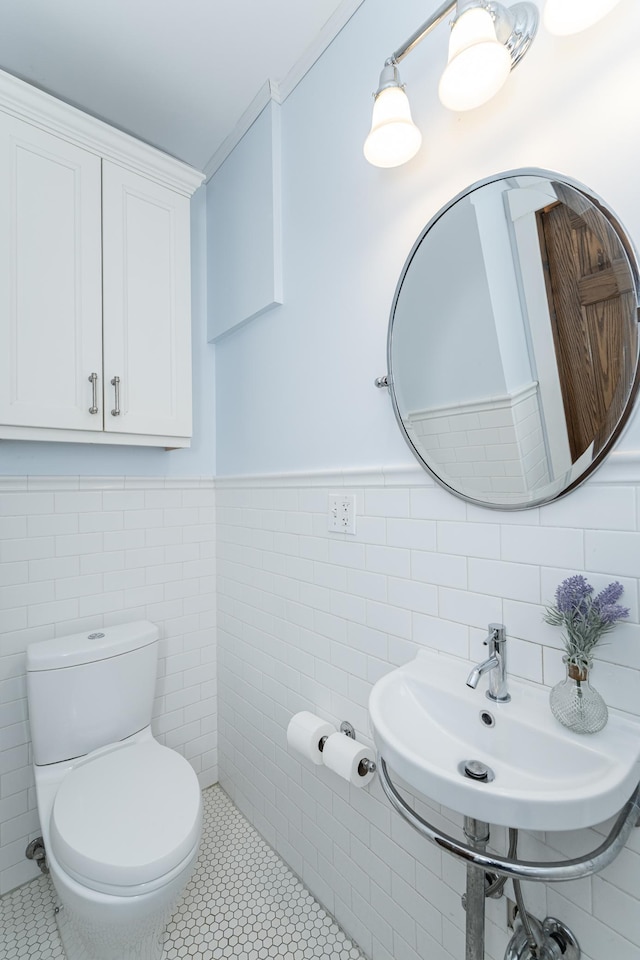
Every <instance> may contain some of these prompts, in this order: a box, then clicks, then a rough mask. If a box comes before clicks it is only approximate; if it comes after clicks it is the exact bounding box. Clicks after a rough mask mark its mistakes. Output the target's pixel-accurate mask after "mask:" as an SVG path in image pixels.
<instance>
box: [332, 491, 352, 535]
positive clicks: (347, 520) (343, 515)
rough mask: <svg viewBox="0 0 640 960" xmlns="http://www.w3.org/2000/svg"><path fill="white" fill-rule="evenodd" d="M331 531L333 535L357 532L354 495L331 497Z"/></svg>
mask: <svg viewBox="0 0 640 960" xmlns="http://www.w3.org/2000/svg"><path fill="white" fill-rule="evenodd" d="M329 530H330V531H331V532H332V533H355V532H356V498H355V496H353V494H347V495H345V496H336V495H333V494H332V495H331V496H330V497H329Z"/></svg>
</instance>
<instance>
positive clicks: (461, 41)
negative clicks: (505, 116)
mask: <svg viewBox="0 0 640 960" xmlns="http://www.w3.org/2000/svg"><path fill="white" fill-rule="evenodd" d="M510 71H511V56H510V54H509V51H508V50H507V48H506V47H505V46H504V44H502V43H500V42H499V40H497V39H496V31H495V27H494V25H493V19H492V17H491V14H490V13H489V12H488V10H485V9H484V8H483V7H472V8H471V9H470V10H466V11H465V12H464V13H463V14H462V15H461V16H460V17H458V19H457V20H456V22H455V23H454V25H453V28H452V30H451V36H450V38H449V62H448V63H447V66H446V67H445V69H444V73H443V74H442V77H441V78H440V85H439V87H438V94H439V96H440V100H441V102H442V104H443V105H444V106H445V107H447V108H448V109H449V110H456V111H459V110H473V109H474V108H475V107H479V106H481V104H483V103H486V102H487V100H490V99H491V97H493V96H495V94H496V93H497V92H498V90H499V89H500V88H501V87H502V85H503V84H504V82H505V81H506V79H507V77H508V76H509V73H510Z"/></svg>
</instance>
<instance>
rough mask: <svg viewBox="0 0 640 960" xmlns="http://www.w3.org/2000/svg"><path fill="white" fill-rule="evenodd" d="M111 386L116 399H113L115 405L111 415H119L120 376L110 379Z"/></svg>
mask: <svg viewBox="0 0 640 960" xmlns="http://www.w3.org/2000/svg"><path fill="white" fill-rule="evenodd" d="M111 386H112V387H113V388H114V390H115V395H116V399H115V404H116V405H115V407H114V408H113V410H112V411H111V416H112V417H119V416H120V377H114V378H113V380H112V381H111Z"/></svg>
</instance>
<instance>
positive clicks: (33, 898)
mask: <svg viewBox="0 0 640 960" xmlns="http://www.w3.org/2000/svg"><path fill="white" fill-rule="evenodd" d="M203 799H204V829H203V836H202V844H201V849H200V857H199V859H198V864H197V867H196V870H195V873H194V875H193V877H192V879H191V881H190V882H189V884H188V886H187V889H186V891H185V895H184V897H183V899H182V902H181V904H180V906H179V907H178V910H177V911H176V914H175V915H174V917H173V919H172V920H171V923H170V924H169V927H168V930H167V941H166V951H165V960H184V958H186V960H192V958H193V960H227V958H229V957H242V958H244V960H271V958H279V960H314V958H316V957H324V958H326V960H329V958H330V960H364V957H363V954H362V953H361V952H360V950H359V949H358V948H357V947H356V946H355V944H354V943H353V942H352V941H351V940H349V939H348V938H347V937H346V936H345V934H344V933H343V932H342V930H341V929H340V927H339V926H338V925H337V923H336V922H335V920H333V918H332V917H330V916H329V914H327V913H326V912H325V910H324V909H323V908H322V907H321V906H320V905H319V904H318V903H317V902H316V900H314V898H313V897H312V896H311V894H310V893H309V892H308V890H307V889H306V888H305V887H304V886H303V885H302V883H301V882H300V881H299V880H298V878H297V877H296V876H295V875H294V874H293V873H292V872H291V870H289V868H288V867H287V866H286V864H285V863H283V861H282V860H280V858H279V857H278V856H277V854H275V853H274V851H273V850H272V849H271V847H270V846H269V845H268V844H267V843H265V841H264V840H263V839H262V837H261V836H260V835H259V834H258V833H257V832H256V831H255V830H254V829H253V827H252V826H251V825H250V824H249V823H248V822H247V820H245V818H244V817H243V816H242V814H241V813H240V811H239V810H238V809H237V807H236V806H235V805H234V804H233V803H232V801H231V800H230V799H229V797H228V796H227V795H226V794H225V793H224V792H223V791H222V790H221V789H220V787H218V786H215V787H210V788H209V789H208V790H205V791H204V793H203ZM53 909H54V894H53V889H52V887H51V884H50V881H49V878H48V877H38V879H37V880H33V881H32V882H31V883H28V884H26V885H25V886H24V887H20V888H19V889H18V890H14V891H13V893H10V894H7V895H6V896H5V897H3V898H1V899H0V957H2V958H3V960H64V952H63V950H62V945H61V943H60V938H59V936H58V932H57V929H56V923H55V919H54V915H53Z"/></svg>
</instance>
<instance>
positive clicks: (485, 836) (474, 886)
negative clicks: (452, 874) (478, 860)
mask: <svg viewBox="0 0 640 960" xmlns="http://www.w3.org/2000/svg"><path fill="white" fill-rule="evenodd" d="M464 835H465V837H466V838H467V840H468V841H469V843H470V845H471V846H472V847H474V848H475V849H476V850H481V851H482V852H484V850H485V849H486V846H487V843H488V842H489V824H488V823H485V822H484V821H483V820H475V819H474V818H473V817H465V818H464ZM484 878H485V871H484V869H483V868H482V867H476V866H475V865H474V864H472V863H469V864H467V893H466V912H467V919H466V952H465V960H484V898H485V882H484Z"/></svg>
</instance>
